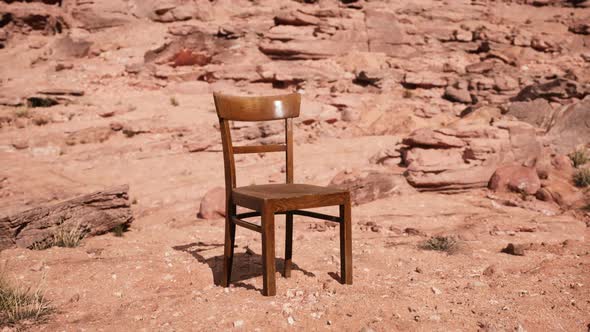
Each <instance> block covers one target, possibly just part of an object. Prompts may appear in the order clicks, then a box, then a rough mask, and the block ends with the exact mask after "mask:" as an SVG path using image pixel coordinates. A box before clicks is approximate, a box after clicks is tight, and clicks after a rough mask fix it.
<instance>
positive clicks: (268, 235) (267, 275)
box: [261, 206, 277, 296]
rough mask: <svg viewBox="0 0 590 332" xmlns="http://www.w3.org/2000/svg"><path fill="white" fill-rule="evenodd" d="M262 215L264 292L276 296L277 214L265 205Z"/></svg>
mask: <svg viewBox="0 0 590 332" xmlns="http://www.w3.org/2000/svg"><path fill="white" fill-rule="evenodd" d="M261 216H262V270H263V271H262V282H263V286H262V294H263V295H265V296H274V295H276V293H277V290H276V283H275V215H274V212H273V211H272V210H271V209H270V208H269V207H268V206H263V207H262V211H261Z"/></svg>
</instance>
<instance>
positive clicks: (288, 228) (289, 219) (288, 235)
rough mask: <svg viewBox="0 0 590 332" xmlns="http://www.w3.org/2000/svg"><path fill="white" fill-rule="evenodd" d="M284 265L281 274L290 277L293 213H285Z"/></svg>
mask: <svg viewBox="0 0 590 332" xmlns="http://www.w3.org/2000/svg"><path fill="white" fill-rule="evenodd" d="M285 221H286V222H285V266H284V271H283V275H284V276H285V278H289V277H291V258H292V257H293V213H292V212H287V214H286V215H285Z"/></svg>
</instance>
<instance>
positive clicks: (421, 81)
mask: <svg viewBox="0 0 590 332" xmlns="http://www.w3.org/2000/svg"><path fill="white" fill-rule="evenodd" d="M403 85H404V86H405V87H407V88H410V89H415V88H422V89H432V88H444V87H446V86H447V85H448V82H447V80H446V78H444V77H443V76H441V75H440V74H438V73H434V72H420V73H412V72H410V73H407V74H406V76H404V80H403Z"/></svg>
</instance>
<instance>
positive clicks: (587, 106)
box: [547, 97, 590, 154]
mask: <svg viewBox="0 0 590 332" xmlns="http://www.w3.org/2000/svg"><path fill="white" fill-rule="evenodd" d="M553 119H554V120H553V123H552V124H551V125H550V126H549V130H548V131H547V137H548V140H549V142H550V143H551V145H552V147H553V148H554V149H555V150H556V152H558V153H561V154H568V153H570V152H572V151H573V150H575V149H576V148H577V147H578V146H579V145H585V144H588V143H589V142H590V97H586V98H585V99H584V100H582V101H580V102H578V103H575V104H573V105H569V106H564V107H562V108H561V109H560V110H558V111H557V113H556V114H555V116H553Z"/></svg>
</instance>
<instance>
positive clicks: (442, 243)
mask: <svg viewBox="0 0 590 332" xmlns="http://www.w3.org/2000/svg"><path fill="white" fill-rule="evenodd" d="M456 247H457V240H456V239H455V238H454V237H453V236H433V237H431V238H430V239H428V240H426V241H425V242H424V243H422V245H421V248H422V249H426V250H436V251H446V252H452V251H454V250H455V249H456Z"/></svg>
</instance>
